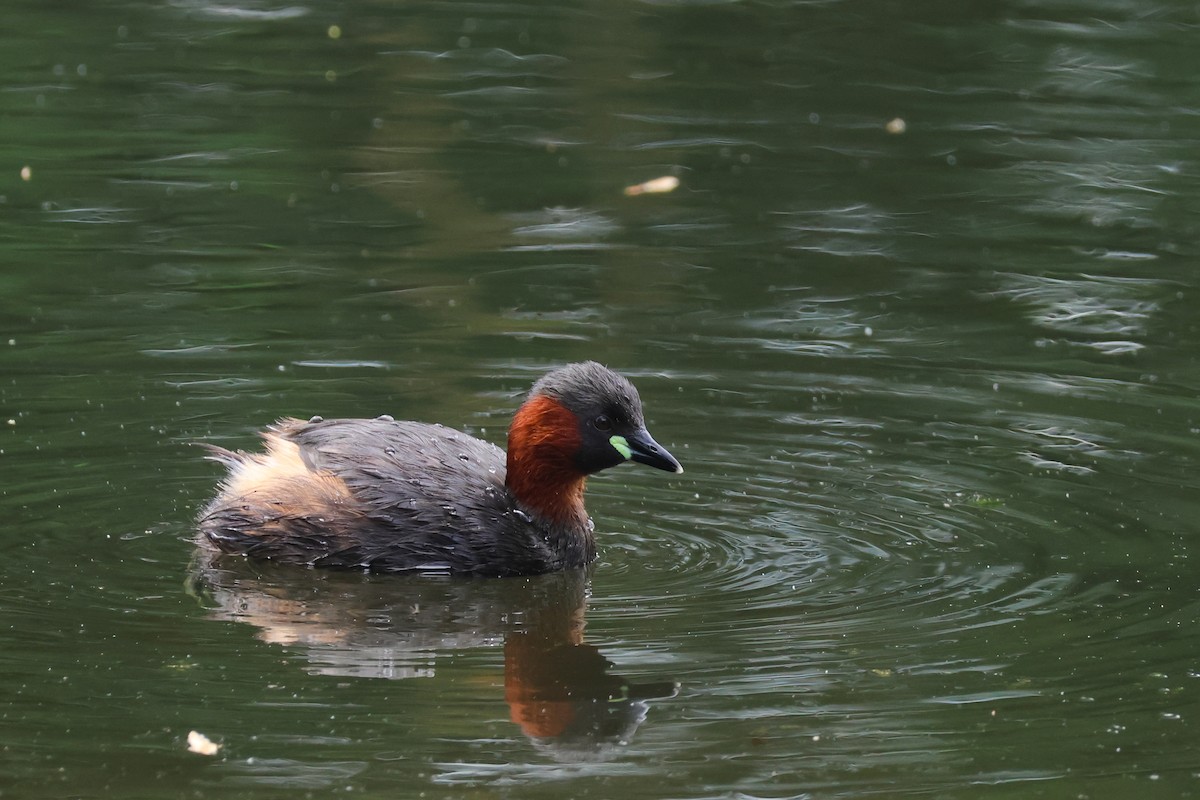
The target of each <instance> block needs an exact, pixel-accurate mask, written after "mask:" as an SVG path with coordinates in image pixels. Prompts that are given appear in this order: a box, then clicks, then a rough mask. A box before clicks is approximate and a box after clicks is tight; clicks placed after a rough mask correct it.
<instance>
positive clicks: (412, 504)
mask: <svg viewBox="0 0 1200 800" xmlns="http://www.w3.org/2000/svg"><path fill="white" fill-rule="evenodd" d="M264 439H265V441H266V452H265V453H263V454H245V453H234V452H231V451H228V450H224V449H221V448H215V447H211V448H210V450H211V452H212V456H211V457H212V458H214V459H215V460H218V461H221V462H222V463H224V464H225V465H226V466H227V467H229V470H230V474H229V477H228V478H227V479H226V481H225V483H224V484H223V486H222V491H221V493H220V494H219V495H218V497H216V498H215V499H214V500H213V501H212V502H211V503H210V504H209V505H208V507H207V508H205V509H204V511H203V512H202V513H201V516H200V532H201V542H202V543H203V544H207V545H209V546H212V547H215V548H217V549H219V550H221V551H224V552H228V553H237V554H242V555H247V556H253V557H259V558H269V559H273V560H278V561H286V562H296V563H305V564H310V565H313V566H321V567H340V568H350V569H365V570H374V571H445V572H464V573H473V574H480V575H513V574H535V573H541V572H547V571H551V570H559V569H565V568H570V567H577V566H581V565H583V564H586V563H588V562H589V561H591V560H592V559H593V558H594V557H595V554H596V550H595V543H594V540H593V536H592V523H591V520H590V519H589V518H588V517H587V514H586V512H585V511H584V509H583V501H582V492H583V483H584V478H585V477H586V475H588V474H590V473H592V472H595V471H598V470H600V469H604V468H606V467H609V466H613V465H615V464H618V463H620V462H621V461H623V460H624V459H625V458H627V457H632V458H634V459H635V460H639V461H642V462H643V463H647V464H651V465H652V466H657V467H659V468H662V469H672V470H675V469H677V468H678V462H676V461H675V460H674V459H673V458H672V457H671V456H670V454H669V453H666V451H665V450H663V449H662V448H660V447H659V446H658V445H657V444H656V443H655V442H654V440H653V439H651V438H650V436H649V434H648V433H646V431H645V425H644V423H643V422H642V410H641V402H640V400H639V398H638V395H637V391H636V390H635V389H634V388H633V386H632V385H631V384H630V383H629V382H628V381H627V380H625V379H624V378H622V377H621V376H619V375H617V374H616V373H614V372H612V371H610V370H608V369H607V368H605V367H602V366H600V365H599V364H596V363H594V362H588V363H586V364H572V365H569V366H568V367H564V368H562V369H560V370H556V371H555V372H552V373H550V374H549V375H547V376H546V377H544V378H543V379H542V380H540V381H539V382H538V383H537V384H536V385H535V386H534V389H533V391H532V392H530V395H529V398H528V399H527V401H526V403H525V404H524V405H523V406H522V407H521V409H520V410H519V411H518V412H517V415H516V417H515V418H514V420H513V425H512V427H511V428H510V431H509V453H508V454H507V456H506V454H505V452H504V451H503V450H501V449H500V448H498V447H496V446H494V445H491V444H489V443H487V442H484V441H481V440H479V439H476V438H474V437H471V436H468V435H466V434H463V433H460V432H457V431H453V430H450V429H448V428H444V427H442V426H441V425H428V424H424V423H419V422H396V421H394V420H392V419H390V418H387V417H381V418H379V419H372V420H364V419H339V420H328V421H326V420H321V419H320V418H314V419H313V420H311V421H309V422H302V421H300V420H294V419H285V420H281V421H280V422H278V423H276V424H275V425H274V426H272V427H271V428H270V429H269V430H268V431H267V432H266V433H265V434H264ZM614 441H616V442H617V443H614ZM618 444H621V446H622V447H625V448H626V450H627V452H622V450H621V447H618Z"/></svg>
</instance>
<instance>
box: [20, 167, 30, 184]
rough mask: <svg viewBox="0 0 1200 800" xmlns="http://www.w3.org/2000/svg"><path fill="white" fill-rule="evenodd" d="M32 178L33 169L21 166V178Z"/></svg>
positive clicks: (25, 179) (26, 179)
mask: <svg viewBox="0 0 1200 800" xmlns="http://www.w3.org/2000/svg"><path fill="white" fill-rule="evenodd" d="M32 179H33V170H32V169H30V168H29V167H27V166H25V167H21V180H23V181H28V180H32Z"/></svg>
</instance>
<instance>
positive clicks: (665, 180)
mask: <svg viewBox="0 0 1200 800" xmlns="http://www.w3.org/2000/svg"><path fill="white" fill-rule="evenodd" d="M678 188H679V178H676V177H675V176H674V175H663V176H662V177H661V178H655V179H653V180H649V181H646V182H645V183H639V184H637V185H636V186H626V187H625V196H626V197H635V196H637V195H639V194H666V193H667V192H673V191H675V190H676V189H678Z"/></svg>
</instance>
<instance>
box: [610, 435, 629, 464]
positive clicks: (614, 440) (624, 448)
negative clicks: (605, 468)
mask: <svg viewBox="0 0 1200 800" xmlns="http://www.w3.org/2000/svg"><path fill="white" fill-rule="evenodd" d="M608 443H609V444H611V445H612V446H613V449H614V450H616V451H617V452H618V453H620V454H621V458H624V459H628V458H629V457H630V456H632V455H633V450H632V449H630V447H629V442H627V441H625V437H624V436H610V437H609V439H608Z"/></svg>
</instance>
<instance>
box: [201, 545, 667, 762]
mask: <svg viewBox="0 0 1200 800" xmlns="http://www.w3.org/2000/svg"><path fill="white" fill-rule="evenodd" d="M589 575H590V573H589V571H588V570H587V569H579V570H568V571H565V572H557V573H549V574H546V575H538V576H534V577H529V578H502V579H495V580H469V579H468V580H463V579H455V578H449V577H439V576H412V577H397V576H387V577H379V576H370V575H363V574H360V573H350V572H331V571H323V570H304V569H297V568H295V567H293V566H280V565H273V564H270V563H263V562H254V561H248V560H246V559H241V558H237V557H230V556H222V555H213V554H210V553H198V554H197V556H196V560H195V562H194V563H193V567H192V573H191V581H192V586H193V589H194V591H195V593H196V594H197V596H199V597H201V598H203V599H204V603H205V605H206V606H207V607H208V608H209V610H210V616H211V618H213V619H219V620H232V621H236V622H245V623H249V624H251V625H253V626H255V627H256V628H258V638H259V639H261V640H262V641H264V642H268V643H270V644H278V645H284V646H287V647H290V648H295V649H296V650H298V651H299V652H301V653H302V654H303V655H304V657H305V659H306V660H307V661H308V663H309V664H310V665H311V667H310V670H311V671H312V672H314V673H316V674H322V675H337V676H351V677H357V678H390V679H406V678H428V677H433V675H434V674H435V668H436V661H437V658H438V656H439V655H441V654H446V653H448V652H453V651H459V650H465V649H468V648H476V647H485V646H499V645H503V648H504V697H505V700H506V701H507V703H508V707H509V713H510V716H511V718H512V721H513V722H514V723H516V724H517V725H518V726H519V727H520V728H521V731H522V732H523V733H524V734H525V735H526V736H527V737H529V738H530V739H531V740H532V741H534V742H535V743H536V744H537V745H539V746H540V747H542V748H545V749H548V750H550V751H552V752H554V753H556V754H558V755H562V756H568V755H569V756H571V757H583V756H591V757H593V758H594V757H602V756H603V755H605V754H606V753H607V752H609V751H611V750H612V748H613V746H615V745H618V744H622V743H625V742H627V741H629V740H630V738H631V737H632V736H633V734H634V732H635V731H636V730H637V728H638V726H639V725H640V724H641V723H642V722H643V721H644V720H645V718H646V712H647V711H648V708H649V706H648V702H647V701H649V700H653V699H656V698H665V697H671V696H673V695H674V694H675V692H676V689H677V686H676V684H675V682H674V681H669V680H668V681H653V682H646V683H631V682H630V681H627V680H626V679H624V678H622V677H621V676H620V675H616V674H613V673H611V672H610V670H611V669H612V668H613V667H614V665H613V664H612V662H610V661H609V660H608V659H606V658H605V657H604V656H603V655H602V654H601V652H600V651H599V650H598V649H597V648H596V647H594V646H592V645H590V644H587V643H586V642H584V640H583V631H584V624H585V623H584V613H585V607H586V602H587V593H588V583H589Z"/></svg>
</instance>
